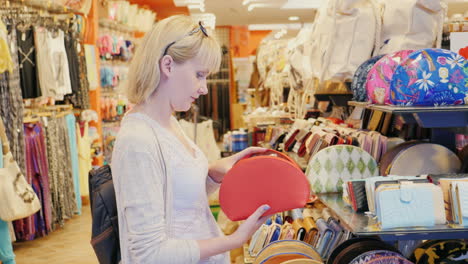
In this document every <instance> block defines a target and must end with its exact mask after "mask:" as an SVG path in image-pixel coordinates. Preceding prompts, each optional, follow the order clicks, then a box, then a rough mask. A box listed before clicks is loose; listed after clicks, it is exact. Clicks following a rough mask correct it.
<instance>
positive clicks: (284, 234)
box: [279, 223, 296, 240]
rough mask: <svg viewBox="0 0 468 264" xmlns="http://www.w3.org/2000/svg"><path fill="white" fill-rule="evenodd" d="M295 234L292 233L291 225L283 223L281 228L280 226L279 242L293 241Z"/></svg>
mask: <svg viewBox="0 0 468 264" xmlns="http://www.w3.org/2000/svg"><path fill="white" fill-rule="evenodd" d="M295 234H296V233H295V232H294V228H293V226H292V224H290V223H285V224H284V225H283V226H281V234H280V238H279V239H280V240H292V239H294V235H295Z"/></svg>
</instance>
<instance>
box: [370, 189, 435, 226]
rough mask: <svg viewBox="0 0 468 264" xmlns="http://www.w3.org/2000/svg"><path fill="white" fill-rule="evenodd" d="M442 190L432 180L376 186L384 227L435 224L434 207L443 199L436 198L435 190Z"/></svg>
mask: <svg viewBox="0 0 468 264" xmlns="http://www.w3.org/2000/svg"><path fill="white" fill-rule="evenodd" d="M435 191H439V192H442V190H441V189H440V187H438V186H435V185H433V184H432V183H421V184H405V183H402V184H383V185H381V186H380V187H379V188H377V190H376V203H377V204H378V206H377V208H376V209H377V217H378V218H379V222H380V224H381V227H382V229H388V228H398V227H412V226H434V225H435V224H436V214H435V209H434V208H436V207H440V206H437V205H438V204H441V205H442V208H443V198H441V200H435V199H434V192H435Z"/></svg>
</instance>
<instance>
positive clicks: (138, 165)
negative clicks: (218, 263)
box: [112, 148, 200, 264]
mask: <svg viewBox="0 0 468 264" xmlns="http://www.w3.org/2000/svg"><path fill="white" fill-rule="evenodd" d="M154 156H155V154H153V153H152V154H150V153H148V152H142V151H139V150H135V148H130V149H126V150H121V151H114V156H113V159H112V174H113V178H114V184H115V191H116V198H117V208H118V213H119V230H120V235H119V236H120V247H121V251H122V261H123V264H127V263H125V262H126V261H128V264H130V263H132V264H134V263H138V264H139V263H165V264H178V263H181V264H182V263H183V264H186V263H198V261H199V260H200V249H199V246H198V243H197V241H195V240H179V239H172V238H169V237H168V236H167V232H166V223H165V211H164V200H165V197H164V192H163V190H164V187H163V183H164V179H165V178H164V177H166V176H165V175H164V170H163V169H162V168H163V167H162V164H159V163H160V161H159V160H160V159H159V158H154Z"/></svg>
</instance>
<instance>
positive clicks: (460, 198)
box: [452, 182, 468, 226]
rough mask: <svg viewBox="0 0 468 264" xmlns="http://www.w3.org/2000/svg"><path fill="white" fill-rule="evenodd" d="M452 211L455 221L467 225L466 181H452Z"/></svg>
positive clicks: (467, 183)
mask: <svg viewBox="0 0 468 264" xmlns="http://www.w3.org/2000/svg"><path fill="white" fill-rule="evenodd" d="M452 212H453V219H454V220H455V222H456V223H458V224H460V225H463V226H467V225H468V182H453V183H452Z"/></svg>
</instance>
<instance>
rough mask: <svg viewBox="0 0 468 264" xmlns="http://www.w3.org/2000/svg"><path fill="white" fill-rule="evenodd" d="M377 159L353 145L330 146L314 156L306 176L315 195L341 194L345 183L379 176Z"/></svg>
mask: <svg viewBox="0 0 468 264" xmlns="http://www.w3.org/2000/svg"><path fill="white" fill-rule="evenodd" d="M378 173H379V170H378V167H377V162H376V161H375V159H374V158H373V157H372V156H371V155H370V154H369V153H367V152H365V151H364V150H362V149H361V148H358V147H355V146H351V145H336V146H330V147H327V148H325V149H322V150H321V151H319V152H318V153H317V154H316V155H315V156H313V157H312V158H311V159H310V161H309V164H308V166H307V170H306V175H307V178H308V180H309V182H310V185H311V186H312V190H313V191H314V192H315V193H329V192H341V191H342V189H343V187H342V185H343V183H344V182H345V181H348V180H352V179H364V178H368V177H372V176H376V175H378Z"/></svg>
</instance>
